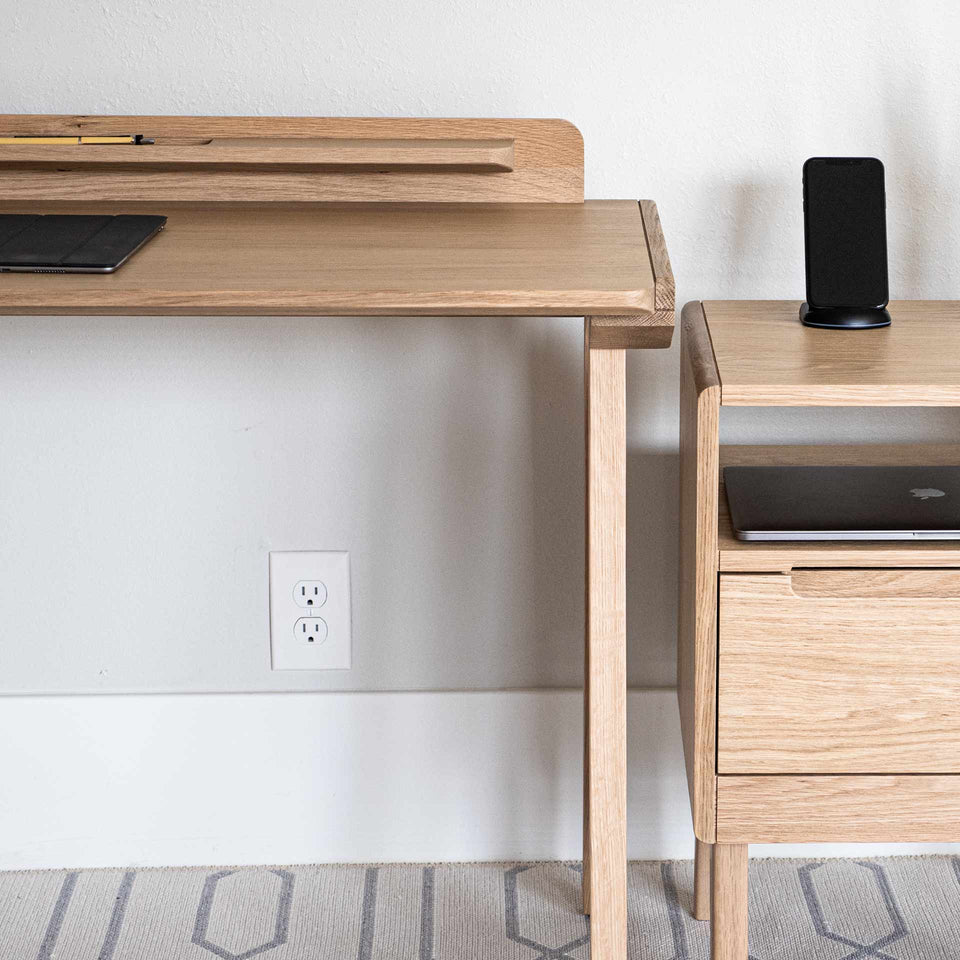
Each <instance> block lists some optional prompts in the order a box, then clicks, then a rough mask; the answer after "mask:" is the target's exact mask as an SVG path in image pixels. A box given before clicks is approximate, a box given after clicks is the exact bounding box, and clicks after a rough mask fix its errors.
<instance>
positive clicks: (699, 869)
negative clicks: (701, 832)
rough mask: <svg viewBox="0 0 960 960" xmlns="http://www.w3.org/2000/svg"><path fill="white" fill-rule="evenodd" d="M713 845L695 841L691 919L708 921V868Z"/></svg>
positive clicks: (711, 857) (711, 858)
mask: <svg viewBox="0 0 960 960" xmlns="http://www.w3.org/2000/svg"><path fill="white" fill-rule="evenodd" d="M712 860H713V844H712V843H704V842H703V841H702V840H697V844H696V850H695V852H694V857H693V919H694V920H709V919H710V868H711V862H712Z"/></svg>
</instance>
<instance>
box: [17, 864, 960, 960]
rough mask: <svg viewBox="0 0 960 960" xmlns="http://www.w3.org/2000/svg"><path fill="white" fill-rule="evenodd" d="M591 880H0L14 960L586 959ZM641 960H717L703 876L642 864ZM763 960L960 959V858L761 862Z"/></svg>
mask: <svg viewBox="0 0 960 960" xmlns="http://www.w3.org/2000/svg"><path fill="white" fill-rule="evenodd" d="M579 870H580V867H579V865H578V864H562V863H539V864H443V865H437V866H423V865H415V866H411V865H383V866H362V865H361V866H299V867H244V868H238V869H231V868H191V869H165V870H132V869H131V870H79V871H66V870H64V871H26V872H11V873H0V958H2V960H211V958H213V957H219V958H221V960H249V958H253V957H263V958H264V960H508V958H509V960H586V958H588V957H589V942H590V934H589V927H588V924H587V922H586V921H585V920H584V918H583V917H581V916H580V914H579V913H578V912H577V904H578V901H579V892H578V891H579V883H580V873H579ZM629 882H630V892H629V897H630V903H629V914H630V919H629V924H630V925H629V954H630V957H631V958H632V960H640V958H657V960H686V958H697V960H707V958H708V957H709V954H710V951H709V925H708V924H706V923H698V922H697V921H695V920H693V919H691V917H690V914H689V907H690V900H691V895H692V888H693V867H692V864H691V863H690V862H689V861H664V862H659V863H658V862H639V863H631V864H630V872H629ZM750 922H751V931H750V953H751V958H752V960H780V958H782V960H787V958H790V960H800V958H803V960H820V958H822V960H861V958H868V957H878V958H884V960H935V958H947V957H950V958H957V957H960V858H954V857H937V856H931V857H894V858H888V859H879V860H756V861H753V862H752V863H751V873H750Z"/></svg>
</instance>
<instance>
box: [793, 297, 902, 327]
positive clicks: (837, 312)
mask: <svg viewBox="0 0 960 960" xmlns="http://www.w3.org/2000/svg"><path fill="white" fill-rule="evenodd" d="M800 320H801V321H802V322H803V324H804V326H807V327H820V328H821V329H823V330H869V329H870V328H871V327H889V326H890V323H891V320H890V314H889V313H887V311H886V310H885V309H884V308H883V307H821V308H817V307H811V306H810V304H808V303H803V304H801V305H800Z"/></svg>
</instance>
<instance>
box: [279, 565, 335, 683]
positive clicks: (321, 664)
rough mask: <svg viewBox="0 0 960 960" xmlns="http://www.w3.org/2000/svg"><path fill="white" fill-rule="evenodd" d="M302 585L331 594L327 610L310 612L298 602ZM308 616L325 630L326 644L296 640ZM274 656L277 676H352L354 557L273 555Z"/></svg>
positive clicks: (301, 639) (326, 603)
mask: <svg viewBox="0 0 960 960" xmlns="http://www.w3.org/2000/svg"><path fill="white" fill-rule="evenodd" d="M302 580H320V581H321V582H322V583H323V584H324V586H325V587H326V588H327V595H326V599H325V600H324V602H323V604H322V605H320V606H318V607H315V608H311V609H310V610H309V611H307V610H305V609H304V608H303V607H302V606H300V605H299V604H298V603H297V601H296V600H295V599H294V588H295V587H296V585H297V584H298V583H300V582H301V581H302ZM304 616H308V617H321V618H322V619H323V620H324V622H325V623H326V625H327V634H326V638H325V639H324V640H323V641H322V642H319V643H318V642H316V641H314V642H312V643H310V642H307V641H305V640H304V639H303V637H302V636H300V637H298V636H297V631H296V630H295V627H296V624H297V622H298V621H299V620H300V619H301V618H303V617H304ZM270 651H271V661H272V666H273V669H274V670H349V669H350V663H351V638H350V554H349V553H347V552H346V551H339V550H324V551H319V550H318V551H308V550H284V551H272V552H271V553H270Z"/></svg>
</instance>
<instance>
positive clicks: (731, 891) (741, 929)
mask: <svg viewBox="0 0 960 960" xmlns="http://www.w3.org/2000/svg"><path fill="white" fill-rule="evenodd" d="M747 850H748V848H747V845H746V843H716V844H714V845H713V864H712V870H711V891H712V897H711V920H712V925H711V927H710V960H747V903H748V899H747V891H748V882H747V881H748V867H749V862H748V859H747Z"/></svg>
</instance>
